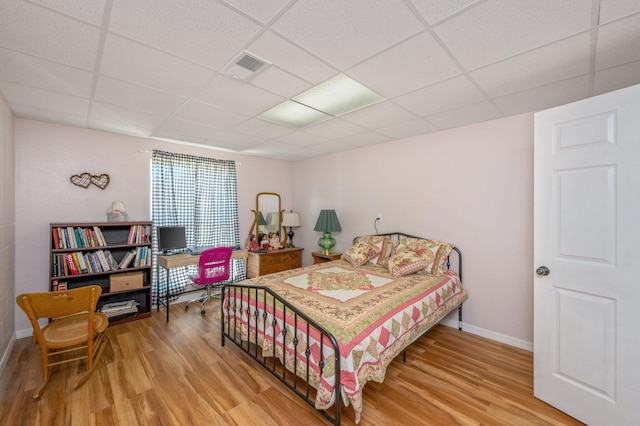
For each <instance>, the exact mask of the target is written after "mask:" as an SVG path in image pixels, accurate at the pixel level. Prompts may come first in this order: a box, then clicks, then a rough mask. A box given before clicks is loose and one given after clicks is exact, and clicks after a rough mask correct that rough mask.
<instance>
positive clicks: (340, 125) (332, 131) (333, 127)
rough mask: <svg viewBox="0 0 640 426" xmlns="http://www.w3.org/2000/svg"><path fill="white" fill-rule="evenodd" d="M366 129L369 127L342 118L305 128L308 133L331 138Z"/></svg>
mask: <svg viewBox="0 0 640 426" xmlns="http://www.w3.org/2000/svg"><path fill="white" fill-rule="evenodd" d="M365 130H367V129H365V128H364V127H361V126H356V125H355V124H351V123H348V122H346V121H344V120H342V119H340V118H334V119H331V120H327V121H323V122H322V123H319V124H316V125H314V126H311V127H307V128H306V129H304V131H305V132H306V133H311V134H313V135H317V136H324V137H326V138H331V139H338V138H341V137H344V136H349V135H355V134H356V133H361V132H363V131H365Z"/></svg>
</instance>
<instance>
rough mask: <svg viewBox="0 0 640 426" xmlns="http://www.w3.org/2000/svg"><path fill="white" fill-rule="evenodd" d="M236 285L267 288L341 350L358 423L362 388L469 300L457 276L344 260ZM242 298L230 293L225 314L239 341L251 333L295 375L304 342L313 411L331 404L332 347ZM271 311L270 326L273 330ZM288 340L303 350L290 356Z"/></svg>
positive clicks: (343, 388) (344, 381)
mask: <svg viewBox="0 0 640 426" xmlns="http://www.w3.org/2000/svg"><path fill="white" fill-rule="evenodd" d="M242 284H254V285H262V286H266V287H269V288H271V289H272V290H273V291H275V292H276V293H277V294H278V295H279V296H281V297H282V298H283V299H284V300H287V301H288V302H289V303H291V304H293V305H294V306H296V307H297V308H298V309H300V310H301V311H302V312H304V313H305V314H306V315H308V316H309V317H310V318H312V319H313V320H314V321H315V322H317V323H318V324H319V325H321V326H322V327H324V328H325V329H327V330H328V331H330V332H331V333H332V334H333V336H334V337H335V339H336V340H337V342H338V346H339V349H340V369H341V372H340V395H341V397H342V399H343V401H344V402H345V405H349V404H352V405H353V407H354V410H355V412H356V420H357V421H358V420H359V419H360V414H361V412H362V389H363V387H364V385H365V384H366V383H367V381H369V380H374V381H376V382H382V381H383V380H384V376H385V371H386V368H387V366H388V365H389V363H390V362H391V361H392V360H393V358H394V357H395V356H396V355H398V354H399V353H400V352H402V350H403V349H404V348H405V347H406V346H408V345H409V344H410V343H411V342H412V341H413V339H415V338H416V337H417V336H418V335H420V334H421V333H422V332H424V331H425V330H426V329H428V328H429V327H431V326H432V325H433V324H435V323H436V322H437V321H439V320H440V319H441V318H443V317H444V316H445V315H447V314H448V313H449V312H451V311H452V310H453V309H455V308H456V307H457V306H458V305H459V304H460V303H462V302H463V301H464V300H465V299H466V298H467V292H466V290H465V289H464V287H463V286H462V284H461V282H460V280H459V279H458V276H457V275H456V274H455V273H454V272H451V271H447V272H445V273H444V275H419V274H412V275H407V276H403V277H393V276H392V275H390V274H389V273H388V272H387V270H386V269H384V268H380V267H374V266H361V267H357V268H356V267H353V266H351V265H350V264H349V263H348V262H346V261H344V260H338V261H333V262H327V263H322V264H318V265H312V266H308V267H305V268H301V269H295V270H291V271H285V272H281V273H277V274H271V275H266V276H263V277H258V278H255V279H251V280H247V281H244V282H242ZM248 294H251V292H249V293H246V292H245V293H242V294H236V297H237V299H238V300H237V302H236V303H237V305H238V306H241V308H238V309H236V310H235V311H234V312H231V313H228V312H227V311H226V309H225V316H227V318H226V319H225V321H228V320H229V318H228V316H232V317H234V318H233V319H232V320H231V321H232V323H233V321H234V320H235V321H236V324H238V326H237V328H238V331H239V332H240V333H242V335H243V336H245V338H248V337H251V339H253V338H256V333H257V341H258V343H259V345H260V346H261V347H262V351H263V355H264V356H274V355H275V356H277V357H278V358H279V359H280V361H283V360H285V361H286V362H285V364H286V365H293V363H294V360H295V362H296V363H297V364H298V367H297V370H298V371H305V367H304V362H305V361H306V356H305V355H304V353H303V351H304V349H305V348H306V347H307V343H308V346H309V348H310V349H311V359H312V361H315V362H313V363H312V364H314V365H315V367H313V369H312V371H311V376H310V378H309V381H310V382H311V385H312V386H313V387H315V388H316V389H317V390H318V392H317V395H316V408H318V409H324V408H328V407H330V406H331V405H332V404H333V403H334V402H335V392H333V391H334V386H335V371H334V368H333V361H334V359H335V358H334V351H333V349H332V347H331V344H330V342H329V341H328V340H327V339H326V338H325V339H323V342H322V344H320V343H319V339H320V337H319V333H317V332H313V331H311V332H309V335H307V332H306V327H304V324H303V322H302V321H298V322H297V323H294V320H293V316H292V315H290V314H286V315H284V314H283V312H282V305H278V303H274V301H273V300H272V298H269V297H267V298H266V300H258V301H256V300H254V299H253V298H252V297H250V296H248ZM240 299H242V300H240ZM228 302H229V301H228V300H227V301H226V303H228ZM274 306H275V307H276V308H275V311H277V312H276V315H275V316H276V319H277V320H276V321H275V323H276V324H277V325H276V326H272V325H271V324H272V319H273V314H274V312H273V311H274V309H273V307H274ZM278 306H279V308H278ZM255 309H258V311H259V312H264V311H265V310H266V312H267V316H268V319H267V321H261V320H260V318H261V316H260V315H259V316H256V315H253V314H251V313H247V312H248V311H249V312H251V311H255ZM265 324H266V325H265ZM294 328H297V330H294ZM283 330H287V332H286V333H283V332H282V331H283ZM294 336H295V337H297V341H298V342H302V343H298V348H302V349H297V350H296V349H295V347H294V345H293V343H292V342H293V340H294ZM283 348H286V349H283ZM320 348H322V349H320ZM320 351H322V355H321V354H320ZM274 352H275V354H274ZM320 358H324V360H325V362H324V365H325V368H324V369H322V371H320V369H319V368H318V367H317V364H318V362H319V360H320Z"/></svg>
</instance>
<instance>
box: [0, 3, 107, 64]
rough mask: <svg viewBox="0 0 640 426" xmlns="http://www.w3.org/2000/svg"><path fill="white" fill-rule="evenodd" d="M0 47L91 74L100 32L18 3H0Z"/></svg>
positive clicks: (52, 13) (77, 22) (30, 5)
mask: <svg viewBox="0 0 640 426" xmlns="http://www.w3.org/2000/svg"><path fill="white" fill-rule="evenodd" d="M0 28H1V29H2V30H0V31H1V32H0V35H1V37H0V45H2V46H4V47H7V48H10V49H12V50H18V51H20V52H25V53H28V54H31V55H34V56H39V57H41V58H46V59H50V60H52V61H55V62H58V63H62V64H67V65H70V66H73V67H76V68H81V69H84V70H93V67H94V64H95V60H96V55H97V52H98V40H99V37H100V30H99V29H98V28H96V27H92V26H91V25H88V24H85V23H82V22H80V21H77V20H75V19H72V18H68V17H66V16H63V15H60V14H59V13H56V12H52V11H49V10H46V9H44V8H42V7H39V6H36V5H34V4H31V3H27V2H25V1H19V0H2V1H0Z"/></svg>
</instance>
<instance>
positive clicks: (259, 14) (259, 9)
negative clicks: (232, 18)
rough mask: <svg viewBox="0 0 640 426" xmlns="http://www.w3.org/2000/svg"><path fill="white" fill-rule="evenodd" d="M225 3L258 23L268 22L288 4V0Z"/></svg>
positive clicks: (242, 0)
mask: <svg viewBox="0 0 640 426" xmlns="http://www.w3.org/2000/svg"><path fill="white" fill-rule="evenodd" d="M226 2H227V3H228V4H230V5H231V6H234V7H237V8H238V9H240V10H241V11H243V12H244V13H246V14H247V15H250V16H252V17H254V18H255V19H257V20H258V21H260V22H268V21H270V20H271V19H272V18H273V17H274V16H275V15H276V14H277V13H278V12H280V10H281V9H282V8H283V7H284V6H285V5H286V4H287V3H289V0H269V1H264V0H226Z"/></svg>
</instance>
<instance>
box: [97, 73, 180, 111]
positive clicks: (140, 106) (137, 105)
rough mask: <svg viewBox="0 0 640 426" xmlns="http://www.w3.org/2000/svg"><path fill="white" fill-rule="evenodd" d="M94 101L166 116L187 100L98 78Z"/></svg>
mask: <svg viewBox="0 0 640 426" xmlns="http://www.w3.org/2000/svg"><path fill="white" fill-rule="evenodd" d="M94 98H95V100H97V101H102V102H104V103H108V104H113V105H120V106H122V107H127V108H129V109H134V110H137V111H142V112H147V113H155V114H161V115H163V116H168V115H170V114H172V113H173V112H174V111H175V110H176V109H178V107H180V105H182V104H183V103H185V102H186V100H187V98H184V97H181V96H177V95H173V94H170V93H166V92H161V91H159V90H155V89H150V88H148V87H144V86H140V85H137V84H133V83H128V82H125V81H120V80H115V79H113V78H109V77H99V78H98V83H97V85H96V92H95V96H94Z"/></svg>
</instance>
